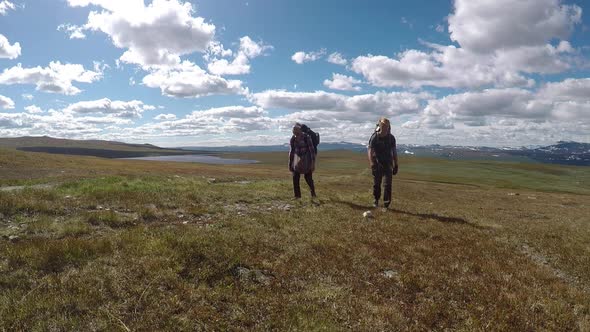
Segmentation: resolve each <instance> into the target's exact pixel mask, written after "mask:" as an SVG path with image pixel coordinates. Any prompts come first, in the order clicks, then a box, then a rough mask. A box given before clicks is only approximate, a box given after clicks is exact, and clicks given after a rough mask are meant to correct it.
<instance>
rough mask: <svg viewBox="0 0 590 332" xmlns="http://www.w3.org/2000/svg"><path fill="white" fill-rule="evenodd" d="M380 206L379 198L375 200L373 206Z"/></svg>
mask: <svg viewBox="0 0 590 332" xmlns="http://www.w3.org/2000/svg"><path fill="white" fill-rule="evenodd" d="M378 206H379V201H378V200H375V201H373V207H374V208H377V207H378Z"/></svg>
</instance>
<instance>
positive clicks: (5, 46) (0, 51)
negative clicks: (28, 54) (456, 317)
mask: <svg viewBox="0 0 590 332" xmlns="http://www.w3.org/2000/svg"><path fill="white" fill-rule="evenodd" d="M20 54H21V48H20V44H19V43H14V44H12V45H10V42H9V41H8V39H7V38H6V37H5V36H4V35H2V34H0V59H16V58H18V57H19V56H20Z"/></svg>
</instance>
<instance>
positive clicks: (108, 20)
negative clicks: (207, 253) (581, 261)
mask: <svg viewBox="0 0 590 332" xmlns="http://www.w3.org/2000/svg"><path fill="white" fill-rule="evenodd" d="M589 11H590V0H571V1H570V0H440V1H431V0H407V1H406V0H387V1H386V0H367V1H359V0H322V1H318V0H297V1H295V0H293V1H287V0H285V1H269V0H247V1H243V0H199V1H185V0H145V1H143V0H125V1H122V0H30V1H28V0H0V137H19V136H43V135H47V136H52V137H59V138H70V139H105V140H116V141H123V142H129V143H152V144H156V145H160V146H166V147H173V146H225V145H273V144H283V143H285V142H287V141H288V139H289V137H290V136H291V129H292V126H293V125H294V124H295V123H296V122H300V123H306V124H308V125H309V126H310V127H311V128H312V129H314V130H315V131H317V132H319V133H320V135H321V137H322V141H324V142H341V141H344V142H351V143H366V142H367V141H368V139H369V137H370V135H371V133H372V131H373V130H374V127H375V123H376V122H377V121H378V120H379V118H380V117H382V116H385V117H387V118H389V119H390V120H391V123H392V133H393V134H394V135H395V136H396V138H397V141H398V142H399V143H402V144H443V145H447V144H452V145H477V146H482V145H485V146H513V147H516V146H528V145H549V144H553V143H555V142H557V141H560V140H574V141H579V142H590V19H589V18H588V15H587V12H589Z"/></svg>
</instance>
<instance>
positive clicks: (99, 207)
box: [96, 205, 104, 210]
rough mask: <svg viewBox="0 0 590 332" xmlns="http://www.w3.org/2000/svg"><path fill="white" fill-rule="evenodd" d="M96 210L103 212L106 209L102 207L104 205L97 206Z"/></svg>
mask: <svg viewBox="0 0 590 332" xmlns="http://www.w3.org/2000/svg"><path fill="white" fill-rule="evenodd" d="M96 209H97V210H102V209H104V208H103V207H102V205H97V206H96Z"/></svg>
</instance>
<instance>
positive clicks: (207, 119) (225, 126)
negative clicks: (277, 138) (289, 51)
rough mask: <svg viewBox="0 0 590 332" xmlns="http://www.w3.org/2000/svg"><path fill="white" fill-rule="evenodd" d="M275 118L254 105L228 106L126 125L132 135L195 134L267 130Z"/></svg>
mask: <svg viewBox="0 0 590 332" xmlns="http://www.w3.org/2000/svg"><path fill="white" fill-rule="evenodd" d="M273 123H274V121H273V120H272V119H271V118H269V117H268V116H267V112H266V111H264V110H263V109H262V108H260V107H256V106H248V107H247V106H227V107H220V108H211V109H208V110H202V111H194V112H192V113H191V114H188V115H187V116H185V117H184V118H182V119H175V120H169V121H162V122H159V123H149V124H145V125H142V126H139V127H137V128H128V130H129V131H130V132H131V133H132V134H133V135H143V136H148V137H156V136H197V135H221V134H227V133H244V132H251V131H259V130H268V129H270V128H271V127H272V126H273Z"/></svg>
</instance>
